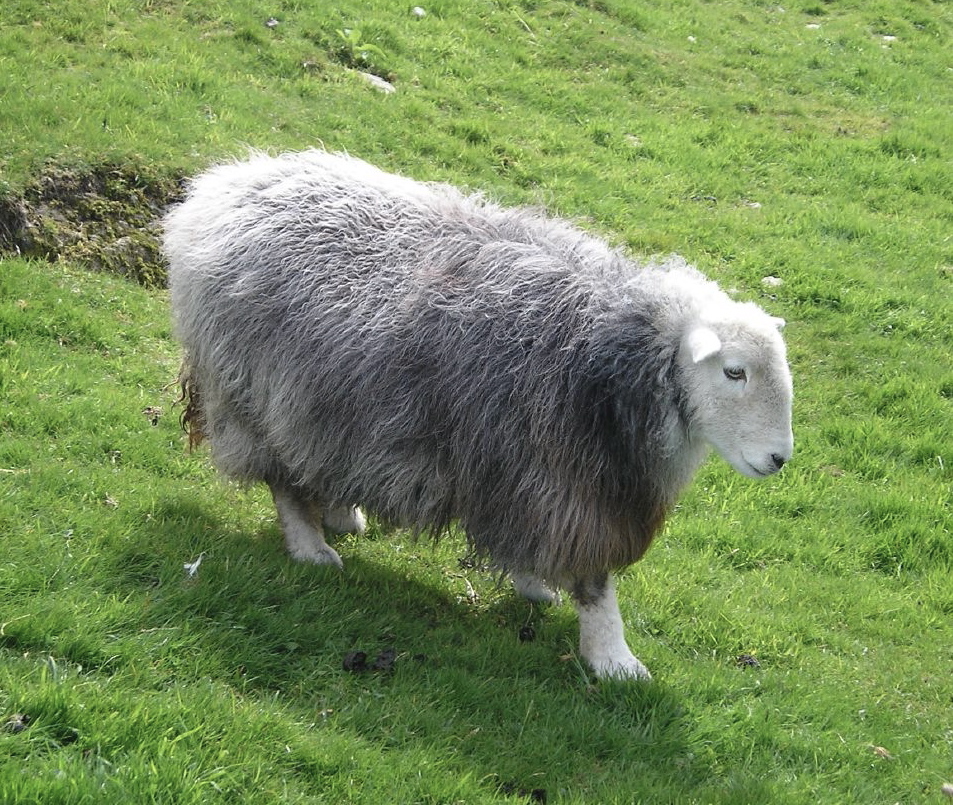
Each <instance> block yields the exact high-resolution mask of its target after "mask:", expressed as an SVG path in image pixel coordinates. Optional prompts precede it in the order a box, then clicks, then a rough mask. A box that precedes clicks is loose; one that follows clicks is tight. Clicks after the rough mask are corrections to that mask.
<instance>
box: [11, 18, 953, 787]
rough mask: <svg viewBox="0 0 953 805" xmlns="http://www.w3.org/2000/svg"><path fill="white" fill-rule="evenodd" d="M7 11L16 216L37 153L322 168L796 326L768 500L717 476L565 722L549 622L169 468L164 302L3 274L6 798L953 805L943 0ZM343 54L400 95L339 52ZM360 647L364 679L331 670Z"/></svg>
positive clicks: (677, 521)
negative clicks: (157, 413)
mask: <svg viewBox="0 0 953 805" xmlns="http://www.w3.org/2000/svg"><path fill="white" fill-rule="evenodd" d="M8 5H9V8H8V7H7V6H5V8H4V21H3V22H4V27H3V29H2V30H0V42H2V45H3V47H0V65H2V69H3V70H4V72H5V73H6V74H9V75H10V76H11V80H10V81H8V82H5V83H4V85H3V86H0V131H2V132H3V137H4V138H5V142H4V148H3V149H0V154H2V155H3V156H2V157H0V159H2V160H3V161H2V162H0V168H2V169H3V172H4V176H5V178H6V179H7V180H8V181H9V182H11V183H13V184H14V185H16V184H18V183H20V182H22V181H23V180H24V178H25V176H26V175H27V174H28V173H29V171H30V170H31V169H32V168H33V167H34V166H35V165H36V164H37V163H38V162H39V161H41V160H42V159H44V158H46V157H49V156H57V157H62V156H63V155H64V154H68V155H70V157H71V158H72V159H79V160H83V159H86V160H91V161H95V160H98V159H102V158H107V157H108V158H119V159H126V158H131V157H134V158H137V159H140V160H146V161H149V162H150V163H158V164H164V165H167V166H168V167H169V169H170V170H172V169H190V168H192V167H194V166H196V165H200V164H204V163H205V162H206V161H207V160H208V159H210V158H220V157H221V156H222V155H223V154H226V153H240V152H241V150H242V149H243V148H244V147H245V146H246V145H254V146H256V147H268V148H283V147H302V146H305V145H310V144H314V143H316V142H319V141H320V142H323V143H325V144H327V145H328V146H329V147H334V148H347V149H348V150H349V151H351V152H352V153H355V154H357V155H360V156H364V157H367V158H369V159H372V160H373V161H376V162H378V163H380V164H383V165H385V166H388V167H392V168H395V169H402V170H405V171H408V172H411V173H413V174H414V175H416V176H419V177H421V178H439V179H449V180H453V181H455V182H458V183H461V184H468V185H471V186H477V187H481V188H486V189H489V190H490V191H491V192H493V193H494V194H495V195H497V196H499V197H501V198H503V199H506V200H509V201H530V202H544V203H546V204H547V205H548V206H550V207H552V208H554V209H557V210H559V211H561V212H563V213H565V214H568V215H572V216H575V217H583V216H585V217H587V218H588V219H589V220H590V223H591V226H592V227H593V228H595V229H597V230H599V231H602V232H606V233H611V235H610V236H611V237H613V238H615V239H618V240H620V241H622V242H624V243H626V244H628V245H629V246H631V247H632V248H634V249H636V250H638V251H643V252H650V253H651V252H658V251H661V252H664V251H669V250H675V249H677V250H678V251H680V252H682V253H684V254H686V255H687V256H688V257H689V258H690V259H692V260H694V261H696V262H697V263H699V264H700V265H702V266H703V267H704V268H706V269H707V270H709V271H710V272H711V273H712V274H713V275H715V276H717V277H718V278H719V279H720V280H721V281H722V282H723V283H724V284H725V285H726V286H730V287H736V288H738V289H739V290H740V292H741V294H742V295H743V296H746V297H748V298H755V299H759V300H760V301H762V302H763V303H764V304H765V305H767V306H768V307H769V308H770V309H771V310H772V312H775V313H778V314H780V315H783V316H785V317H786V318H787V319H788V320H789V322H790V323H789V327H788V331H787V334H788V340H789V344H790V349H791V358H792V365H793V368H794V372H795V378H796V385H797V401H796V403H797V404H796V423H795V426H796V432H797V437H798V451H799V452H798V455H797V458H796V461H795V462H794V463H793V464H792V465H791V466H790V467H788V468H786V469H785V471H784V473H783V474H782V475H781V476H779V477H778V478H777V479H772V480H771V481H767V482H765V483H763V484H757V485H756V484H752V483H750V482H748V481H746V480H744V479H741V478H737V477H735V476H733V475H731V473H730V472H729V470H728V469H727V468H726V467H725V466H724V465H723V464H720V463H719V462H716V461H712V462H711V463H709V464H708V465H706V467H705V468H704V470H703V471H702V473H701V475H700V476H699V478H698V479H697V481H696V483H695V485H694V486H693V487H692V489H691V490H690V492H689V494H688V495H687V496H686V498H685V499H684V501H683V503H682V505H681V506H680V507H679V511H678V513H677V514H676V515H675V517H674V518H673V520H672V522H671V524H670V525H669V527H668V529H667V530H666V532H665V534H664V535H663V537H662V538H660V540H659V541H658V543H657V545H656V546H655V547H654V548H653V551H652V552H651V553H650V554H649V557H648V559H647V560H646V561H645V562H644V563H642V564H641V565H639V566H637V567H635V568H633V569H632V570H630V571H629V572H628V573H626V574H625V576H624V577H623V579H622V581H621V584H620V591H621V597H622V599H623V610H624V614H625V615H626V617H627V620H628V621H629V623H630V636H631V642H632V643H633V646H634V648H635V650H636V652H637V653H638V654H639V655H640V656H641V657H642V659H644V660H645V661H646V662H647V663H648V664H649V666H650V667H651V668H652V669H653V671H654V672H655V673H656V676H657V677H658V682H657V683H656V684H655V685H653V686H651V687H650V688H648V689H642V688H640V687H638V686H616V685H600V686H598V687H597V688H591V687H590V686H589V684H588V679H587V677H586V675H585V673H584V672H583V670H582V669H581V668H580V667H579V665H578V663H577V662H576V661H575V660H574V658H573V656H572V652H573V649H574V639H575V623H574V619H573V617H572V615H571V612H570V611H569V609H568V607H562V608H558V609H556V610H551V611H548V612H541V611H539V610H534V609H532V608H530V607H529V606H527V605H525V604H523V603H521V602H518V601H515V600H513V599H512V598H511V597H510V596H509V595H508V594H507V593H506V592H505V591H504V590H500V589H498V588H497V587H496V586H495V584H494V583H493V580H492V579H487V578H486V577H484V576H483V575H482V574H480V573H478V572H476V571H472V570H466V569H461V568H460V567H459V565H458V563H457V558H458V554H459V552H460V550H459V545H454V544H452V543H447V544H445V545H442V546H441V547H440V548H439V549H437V550H436V551H434V550H431V549H430V547H429V546H425V545H419V546H415V545H413V544H412V543H409V542H407V541H406V540H404V539H401V538H397V539H394V538H393V537H391V536H389V537H388V539H383V538H381V539H368V540H362V541H358V540H347V541H346V544H345V545H344V546H343V554H344V556H345V561H346V562H347V563H348V566H347V570H346V571H345V573H344V574H343V575H342V576H338V575H336V574H334V573H331V572H327V571H322V570H314V569H309V568H300V567H296V566H292V565H290V564H289V563H288V562H287V561H286V560H285V559H284V558H283V557H282V555H281V552H280V548H279V539H278V536H277V531H276V529H275V527H274V524H273V522H272V514H271V511H270V509H269V506H268V504H267V501H266V500H265V499H264V498H263V497H262V495H261V494H260V492H253V493H251V494H247V493H243V492H240V491H237V490H234V489H231V488H229V487H227V486H224V485H221V484H218V483H217V482H215V481H214V480H213V476H212V474H211V473H210V471H209V470H208V468H207V466H206V463H205V461H204V457H203V456H201V455H198V456H194V457H189V456H187V455H184V454H183V452H182V447H181V443H180V441H179V440H178V437H177V435H176V427H175V422H174V415H172V414H171V413H170V412H169V411H168V410H167V409H168V404H169V401H170V399H171V397H172V396H173V392H172V390H170V389H168V388H165V386H166V384H167V383H169V382H170V381H171V379H172V378H173V376H174V370H175V348H174V346H173V345H172V344H171V342H170V340H169V333H168V326H167V311H166V307H165V301H164V299H163V298H162V297H161V295H150V294H147V293H145V292H143V291H141V290H139V289H137V288H132V287H129V286H128V285H126V284H123V283H122V282H119V281H116V280H113V279H110V278H106V277H100V276H89V275H86V274H83V273H77V272H75V271H73V270H70V269H68V268H65V267H56V268H55V269H54V268H48V267H43V266H36V265H30V264H25V263H22V262H19V261H14V260H7V261H5V262H4V263H3V264H2V265H0V432H2V441H0V532H2V533H3V535H4V541H3V546H2V551H3V561H2V563H0V565H2V569H0V623H2V628H0V645H2V646H3V649H2V653H0V713H3V714H4V718H7V717H9V716H11V715H13V714H15V713H27V714H30V715H31V716H32V717H33V718H34V721H33V723H32V724H31V725H30V727H29V728H28V729H27V730H25V731H23V732H18V733H15V732H13V731H12V730H9V729H8V730H6V731H5V732H4V733H0V744H2V749H0V757H6V758H7V760H6V761H0V763H2V764H3V765H2V767H0V799H3V798H5V799H6V800H7V801H28V800H29V799H30V797H31V796H32V797H38V796H39V793H37V792H43V796H44V797H46V800H45V801H69V802H78V801H84V800H86V799H89V800H93V799H97V800H99V801H102V800H103V799H106V800H108V801H117V802H118V801H132V800H135V801H148V800H149V799H152V800H153V801H164V802H189V801H209V800H211V799H214V798H215V797H216V796H219V797H220V798H221V799H222V800H223V801H224V800H225V799H227V798H229V797H230V798H235V797H237V796H239V795H241V796H244V797H245V798H247V799H248V800H249V801H261V802H273V801H276V800H279V799H280V800H283V801H288V802H297V801H300V802H304V801H329V802H332V801H333V802H338V801H342V800H348V801H364V802H379V801H382V800H392V801H408V802H409V801H431V802H450V801H458V800H459V801H483V800H489V799H492V798H493V797H494V796H495V794H494V792H495V791H496V790H497V788H498V785H499V784H500V783H505V784H507V785H509V786H511V787H512V788H514V789H516V790H518V791H519V790H522V791H524V792H526V791H530V790H532V789H534V788H544V789H546V790H547V792H548V793H549V796H550V799H551V800H558V801H580V802H583V801H592V802H597V801H598V802H606V801H632V800H637V799H643V800H644V801H654V802H657V801H693V800H694V801H699V802H732V801H737V802H749V801H771V800H776V801H782V800H783V801H786V802H818V801H830V802H840V801H874V802H881V801H882V802H888V801H889V802H894V801H898V800H899V801H913V800H919V799H921V798H923V797H924V796H927V797H932V796H936V792H937V790H938V788H939V785H940V783H942V782H944V781H945V780H950V779H953V761H951V751H953V734H951V732H950V725H949V719H948V715H949V708H950V704H951V702H953V682H951V678H950V672H949V669H950V667H951V661H953V639H951V638H953V629H951V617H953V586H951V584H950V580H949V579H950V573H951V571H953V535H951V531H953V524H951V514H950V511H951V504H953V500H951V491H950V490H951V486H953V483H951V481H953V470H951V468H953V445H951V439H950V436H949V433H950V422H951V418H953V417H951V414H953V411H951V407H953V402H951V400H953V370H951V354H953V333H951V325H950V322H951V321H953V303H951V301H950V300H951V298H953V294H951V283H953V275H951V266H953V247H951V243H950V237H949V233H950V227H951V218H953V214H951V210H953V199H951V187H953V170H951V164H950V154H951V142H950V140H951V137H953V131H951V129H950V127H949V125H948V115H949V109H950V105H951V104H950V102H951V90H950V88H949V86H950V85H949V78H948V76H949V69H950V66H951V65H950V61H949V56H948V55H947V52H948V51H949V44H950V42H949V40H950V31H951V20H950V12H949V10H948V9H947V7H946V6H945V4H942V3H931V2H898V3H894V2H891V3H887V2H882V3H877V2H874V3H829V4H819V3H801V4H798V5H796V6H792V7H790V8H788V7H787V6H785V7H786V8H787V10H786V11H783V12H782V11H781V10H779V8H778V6H777V5H775V4H769V3H763V4H760V3H754V2H749V3H742V2H725V3H718V4H715V3H709V4H706V3H671V4H656V5H653V6H651V7H645V6H639V7H638V8H632V7H630V6H629V5H628V4H623V3H613V2H607V3H600V4H592V6H591V7H587V6H586V5H574V4H571V3H565V2H549V3H544V2H540V3H523V4H511V5H508V4H504V3H498V4H491V3H477V4H473V3H462V2H461V3H453V2H444V3H438V4H435V5H432V6H428V7H427V9H428V12H429V13H428V15H427V17H425V18H424V19H422V20H417V19H415V18H414V17H412V16H411V15H409V14H408V13H407V10H406V9H404V8H396V7H393V4H384V3H361V4H358V3H347V2H341V3H339V4H336V6H335V9H334V10H331V11H328V10H327V9H324V8H320V7H319V4H314V5H313V6H312V4H305V3H294V2H290V1H286V2H283V3H277V4H275V7H273V8H264V9H263V8H262V7H261V6H259V5H257V4H254V3H250V2H228V3H226V2H215V1H214V0H212V2H203V3H201V4H198V3H195V4H193V3H179V2H149V3H145V4H142V3H136V4H134V3H126V2H113V3H109V4H106V3H89V2H84V3H72V2H65V3H63V4H61V7H59V8H58V11H57V13H56V15H52V14H50V13H48V12H46V11H44V10H43V8H44V6H43V4H40V3H36V2H33V1H32V0H16V1H15V2H13V3H12V4H8ZM322 5H323V4H322ZM143 10H145V13H143ZM272 14H273V15H274V16H275V17H276V18H277V19H278V20H279V25H278V26H277V27H274V28H270V29H269V28H267V27H265V25H264V24H263V23H264V20H265V19H267V17H268V16H270V15H272ZM809 26H819V27H809ZM343 28H352V29H357V28H359V29H360V30H361V32H362V38H363V39H364V41H366V42H369V43H371V44H374V45H376V46H377V47H378V48H380V50H381V51H383V53H384V54H385V55H384V56H381V55H380V54H379V53H378V52H377V51H373V52H371V53H370V58H371V61H373V62H375V63H374V64H372V65H370V66H371V67H372V68H373V69H375V70H378V71H379V72H382V73H386V74H388V75H390V77H391V78H392V79H393V80H394V83H395V84H396V86H397V87H398V92H397V93H396V94H394V95H392V96H383V95H380V94H378V93H376V92H374V91H372V90H370V89H368V88H367V87H366V86H365V85H364V84H363V83H362V82H361V80H360V79H359V78H356V77H355V76H354V74H353V73H352V72H349V71H347V70H345V69H344V68H343V67H342V66H341V64H340V63H339V62H338V61H336V60H335V58H332V56H330V55H329V53H331V52H332V51H334V50H335V49H337V48H339V47H340V46H341V45H343V38H342V37H341V36H340V35H339V34H338V33H337V31H338V30H339V29H343ZM886 35H889V36H895V37H897V39H896V40H884V38H883V37H884V36H886ZM689 37H692V38H693V39H689ZM768 274H771V275H775V276H779V277H781V278H782V279H783V280H784V284H783V285H782V286H780V287H779V288H771V289H766V288H764V287H763V286H762V285H761V282H760V281H761V278H762V277H764V276H765V275H768ZM768 295H770V297H769V296H768ZM149 406H160V407H162V408H163V409H165V411H166V413H165V416H163V417H161V418H160V419H159V421H158V424H157V425H155V426H153V425H152V424H151V423H150V421H149V419H148V417H146V416H145V415H143V413H142V410H143V409H144V408H146V407H149ZM374 536H381V535H376V534H375V535H374ZM202 552H205V558H204V560H203V563H202V565H201V567H200V569H199V574H198V577H197V580H195V581H191V582H190V581H188V580H187V579H186V578H185V574H184V572H183V570H182V564H183V563H184V562H187V561H190V560H192V559H194V558H195V557H197V556H198V555H200V554H201V553H202ZM471 587H472V589H473V591H474V592H475V593H476V596H468V592H469V590H470V588H471ZM527 622H529V623H531V624H532V625H533V626H534V627H535V629H536V633H537V639H536V641H534V642H530V643H521V642H519V640H518V639H517V633H518V631H519V629H520V627H522V626H523V625H524V624H525V623H527ZM390 645H393V646H394V647H395V648H397V649H398V651H399V652H400V658H399V660H398V663H397V666H396V671H395V673H394V675H393V676H391V677H382V676H362V677H359V676H354V675H351V674H347V673H345V672H343V671H342V670H341V668H340V662H341V658H342V656H343V655H344V653H345V652H346V651H348V650H349V649H352V648H356V647H357V648H364V649H365V650H367V651H370V652H377V651H380V650H381V649H383V648H385V647H387V646H390ZM744 653H748V654H753V655H755V656H756V657H757V658H758V660H759V661H760V663H761V667H760V668H758V669H754V668H747V669H741V668H738V667H737V666H736V663H735V660H736V658H737V657H738V656H739V655H740V654H744ZM559 656H564V657H568V659H565V660H564V661H562V662H558V661H556V658H557V657H559ZM871 747H883V748H885V749H886V750H887V751H888V752H889V754H890V757H889V758H888V757H884V756H883V755H882V754H878V753H877V752H875V751H873V749H872V748H871ZM23 770H27V771H29V772H30V773H29V774H26V775H24V774H23V773H22V772H23ZM500 796H501V797H502V795H500Z"/></svg>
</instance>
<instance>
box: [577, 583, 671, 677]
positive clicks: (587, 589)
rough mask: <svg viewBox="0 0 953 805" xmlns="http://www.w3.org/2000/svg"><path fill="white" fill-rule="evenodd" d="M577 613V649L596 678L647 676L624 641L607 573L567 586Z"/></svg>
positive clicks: (613, 589) (644, 668)
mask: <svg viewBox="0 0 953 805" xmlns="http://www.w3.org/2000/svg"><path fill="white" fill-rule="evenodd" d="M570 591H571V593H572V599H573V604H575V607H576V612H577V613H578V615H579V651H580V653H581V654H582V656H583V658H584V659H585V660H586V662H588V663H589V665H590V666H592V670H593V671H595V673H596V676H597V677H599V678H600V679H651V678H652V675H651V674H650V673H649V671H648V669H647V668H646V667H645V666H644V665H643V664H642V663H641V662H640V661H639V659H638V657H636V656H635V655H634V654H633V653H632V652H631V651H630V650H629V646H628V645H627V644H626V642H625V634H624V633H623V626H622V613H621V612H619V602H618V600H617V599H616V596H615V584H614V583H613V580H612V577H611V576H609V575H602V576H596V577H592V578H584V579H576V581H575V583H574V584H573V585H572V586H571V587H570Z"/></svg>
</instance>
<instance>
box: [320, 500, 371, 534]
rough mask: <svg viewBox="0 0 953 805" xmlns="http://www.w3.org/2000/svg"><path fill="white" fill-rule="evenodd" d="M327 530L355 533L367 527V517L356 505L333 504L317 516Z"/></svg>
mask: <svg viewBox="0 0 953 805" xmlns="http://www.w3.org/2000/svg"><path fill="white" fill-rule="evenodd" d="M317 519H318V520H319V521H320V522H321V523H322V524H323V525H324V527H325V528H326V529H327V530H328V531H332V532H333V533H335V534H357V535H358V536H361V534H363V533H364V531H365V530H366V529H367V519H366V518H365V517H364V512H362V511H361V510H360V509H359V508H358V507H357V506H333V507H331V508H328V509H325V510H324V515H323V516H322V517H318V518H317Z"/></svg>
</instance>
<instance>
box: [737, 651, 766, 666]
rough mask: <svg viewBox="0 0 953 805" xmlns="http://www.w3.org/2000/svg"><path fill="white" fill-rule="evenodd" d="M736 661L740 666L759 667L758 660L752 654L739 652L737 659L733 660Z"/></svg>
mask: <svg viewBox="0 0 953 805" xmlns="http://www.w3.org/2000/svg"><path fill="white" fill-rule="evenodd" d="M735 662H736V663H738V665H739V666H740V667H742V668H760V667H761V663H760V662H758V658H757V657H755V656H754V655H752V654H741V655H739V656H738V659H737V660H735Z"/></svg>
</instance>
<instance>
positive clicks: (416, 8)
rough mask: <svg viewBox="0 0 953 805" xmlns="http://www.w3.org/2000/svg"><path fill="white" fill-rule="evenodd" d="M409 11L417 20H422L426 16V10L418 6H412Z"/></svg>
mask: <svg viewBox="0 0 953 805" xmlns="http://www.w3.org/2000/svg"><path fill="white" fill-rule="evenodd" d="M410 13H411V14H413V15H414V16H415V17H416V18H417V19H418V20H422V19H423V18H424V17H426V16H427V12H426V11H424V10H423V9H422V8H421V7H420V6H414V7H413V8H412V9H411V10H410Z"/></svg>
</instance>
